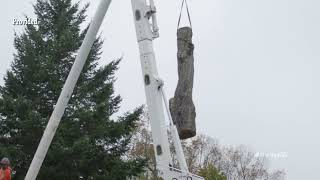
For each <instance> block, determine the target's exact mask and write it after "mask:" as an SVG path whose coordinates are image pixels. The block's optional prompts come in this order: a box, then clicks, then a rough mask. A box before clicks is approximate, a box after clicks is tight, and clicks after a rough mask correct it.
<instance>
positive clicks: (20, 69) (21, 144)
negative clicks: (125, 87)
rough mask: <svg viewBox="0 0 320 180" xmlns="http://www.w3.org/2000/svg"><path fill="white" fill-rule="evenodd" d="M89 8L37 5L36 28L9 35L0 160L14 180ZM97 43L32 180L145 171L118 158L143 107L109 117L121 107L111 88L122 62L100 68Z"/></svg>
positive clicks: (65, 1) (50, 2)
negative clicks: (7, 160) (11, 54)
mask: <svg viewBox="0 0 320 180" xmlns="http://www.w3.org/2000/svg"><path fill="white" fill-rule="evenodd" d="M87 7H88V5H86V6H85V7H84V8H82V9H81V8H80V6H79V3H76V4H73V3H72V2H71V0H37V2H36V3H35V5H34V10H35V14H36V16H37V18H38V20H39V22H40V23H39V25H38V26H35V25H27V26H26V28H25V31H24V33H22V34H15V40H14V47H15V49H16V53H15V54H14V61H13V63H12V65H11V69H10V70H8V71H7V74H6V76H5V79H4V80H5V84H4V86H3V87H0V156H6V157H9V158H10V159H11V162H12V166H13V169H14V170H15V171H16V175H15V179H24V176H25V174H26V172H27V170H28V167H29V165H30V163H31V160H32V158H33V155H34V153H35V151H36V148H37V146H38V144H39V141H40V139H41V137H42V134H43V130H44V128H45V127H46V125H47V122H48V119H49V117H50V115H51V113H52V111H53V109H54V105H55V103H56V102H57V99H58V97H59V95H60V92H61V89H62V87H63V84H64V82H65V80H66V78H67V75H68V73H69V71H70V69H71V66H72V64H73V62H74V60H75V57H76V54H77V51H78V50H79V47H80V45H81V43H82V41H83V39H84V36H85V33H86V30H87V28H86V29H84V30H81V29H80V25H81V24H82V23H83V22H84V21H85V18H86V16H85V12H86V9H87ZM102 44H103V41H102V40H101V38H100V37H98V38H97V39H96V41H95V43H94V45H93V47H92V49H91V51H90V54H89V56H88V59H87V62H86V64H85V67H84V69H83V71H82V73H81V75H80V78H79V81H78V83H77V86H76V87H75V90H74V93H73V95H72V97H71V99H70V102H69V105H68V107H67V109H66V111H65V114H64V116H63V118H62V121H61V124H60V126H59V128H58V131H57V133H56V135H55V137H54V140H53V142H52V144H51V146H50V149H49V151H48V154H47V156H46V159H45V161H44V163H43V165H42V168H41V170H40V173H39V175H38V179H42V180H45V179H50V180H64V179H65V180H73V179H97V180H99V179H112V180H117V179H119V180H123V179H126V177H130V176H133V175H136V174H138V173H141V171H142V169H143V166H144V164H145V162H144V160H143V159H139V158H137V159H131V160H128V159H126V158H125V157H124V155H125V153H126V151H127V150H128V148H129V145H128V144H129V143H130V139H131V136H132V132H133V130H134V129H135V128H136V122H137V121H138V120H139V118H140V116H141V113H142V108H137V109H136V110H134V111H133V112H131V113H129V112H128V113H126V114H124V115H123V116H121V117H119V118H118V119H116V120H113V119H112V118H111V116H112V115H113V114H114V113H116V112H117V111H118V109H119V106H120V102H121V98H120V96H118V95H115V93H114V88H113V85H114V82H115V76H114V73H115V71H116V70H117V68H118V65H119V62H120V60H114V61H112V62H111V63H109V64H108V65H106V66H102V67H99V66H98V60H99V59H100V55H101V47H102Z"/></svg>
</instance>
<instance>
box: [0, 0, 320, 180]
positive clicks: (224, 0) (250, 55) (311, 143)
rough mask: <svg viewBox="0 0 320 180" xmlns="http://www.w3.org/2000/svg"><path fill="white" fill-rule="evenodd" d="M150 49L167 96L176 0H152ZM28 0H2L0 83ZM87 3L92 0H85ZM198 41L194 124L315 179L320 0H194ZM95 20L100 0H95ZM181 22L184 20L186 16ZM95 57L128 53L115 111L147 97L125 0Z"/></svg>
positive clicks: (173, 75) (297, 177)
mask: <svg viewBox="0 0 320 180" xmlns="http://www.w3.org/2000/svg"><path fill="white" fill-rule="evenodd" d="M155 1H156V5H157V8H158V21H159V27H160V38H159V39H157V40H156V41H155V53H156V58H157V63H158V68H159V73H160V76H161V77H162V78H163V79H164V80H165V86H166V90H167V94H168V96H170V97H171V96H172V95H173V93H174V90H175V87H176V83H177V63H176V49H177V48H176V34H175V33H176V26H177V18H178V13H179V8H180V7H179V6H180V2H181V1H180V0H175V1H171V0H167V1H164V0H161V1H160V0H155ZM34 2H35V1H34V0H28V1H22V0H10V1H9V0H7V1H3V2H2V9H1V11H0V20H1V21H0V22H1V23H2V25H1V33H0V39H1V42H0V48H1V53H0V59H1V63H0V78H1V80H0V84H1V85H2V84H3V80H2V78H3V74H4V73H5V72H6V70H7V69H8V68H9V67H10V63H11V61H12V59H13V56H12V53H13V52H14V49H13V45H12V44H13V33H14V30H15V31H17V32H21V30H22V29H23V27H19V26H13V25H12V22H13V19H14V18H17V19H23V15H24V14H26V15H28V16H30V17H34V15H33V14H32V13H33V9H32V3H34ZM82 2H83V3H85V2H89V0H82ZM189 3H190V8H191V9H190V10H191V16H192V17H191V18H192V23H193V31H194V38H193V40H194V44H195V86H194V102H195V104H196V108H197V126H198V130H199V132H200V133H203V134H207V135H210V136H211V137H214V138H217V139H218V140H219V141H220V143H222V144H228V145H239V144H245V145H247V146H249V147H250V148H251V149H252V151H255V152H261V153H281V152H285V153H287V155H288V156H287V157H286V158H278V159H275V158H273V159H271V163H270V167H271V168H284V169H286V170H287V179H288V180H302V179H308V180H319V179H320V174H319V173H318V170H319V168H320V166H319V161H320V155H319V152H320V131H319V126H320V122H319V119H320V95H319V92H320V85H319V82H320V71H319V68H320V10H319V8H320V1H318V0H268V1H258V0H241V1H239V0H190V1H189ZM91 4H92V6H91V7H90V9H89V12H88V15H89V16H88V18H89V19H91V18H92V16H93V14H94V10H95V9H96V7H97V4H98V1H92V3H91ZM183 22H185V19H184V21H183ZM101 32H102V36H103V37H104V39H105V43H104V47H103V51H104V53H103V58H102V59H101V64H106V63H108V62H110V60H112V59H114V58H117V57H120V56H122V55H123V56H124V59H123V61H122V63H121V65H120V70H119V71H118V73H117V78H118V81H117V83H116V92H117V93H119V94H120V95H121V96H122V98H123V102H122V107H121V112H124V111H127V110H130V109H133V108H134V107H137V106H138V105H141V104H144V103H145V95H144V88H143V83H142V75H141V67H140V61H139V54H138V46H137V43H136V36H135V30H134V24H133V17H132V12H131V3H130V1H129V0H116V1H113V2H112V4H111V6H110V10H109V12H108V13H107V16H106V18H105V20H104V22H103V25H102V28H101Z"/></svg>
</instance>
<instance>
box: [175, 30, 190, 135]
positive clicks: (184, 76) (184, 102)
mask: <svg viewBox="0 0 320 180" xmlns="http://www.w3.org/2000/svg"><path fill="white" fill-rule="evenodd" d="M177 42H178V53H177V60H178V76H179V80H178V85H177V88H176V91H175V94H174V97H173V98H171V99H170V102H169V104H170V112H171V115H172V120H173V122H174V124H175V125H176V126H177V129H178V133H179V136H180V139H187V138H191V137H194V136H195V135H196V123H195V118H196V110H195V106H194V103H193V101H192V89H193V77H194V58H193V50H194V45H193V43H192V29H191V28H190V27H183V28H179V29H178V31H177Z"/></svg>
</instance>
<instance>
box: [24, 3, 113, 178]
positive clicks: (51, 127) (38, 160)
mask: <svg viewBox="0 0 320 180" xmlns="http://www.w3.org/2000/svg"><path fill="white" fill-rule="evenodd" d="M110 3H111V0H101V2H100V4H99V6H98V9H97V11H96V13H95V15H94V18H93V19H92V22H91V24H90V27H89V29H88V32H87V34H86V36H85V38H84V41H83V43H82V45H81V47H80V50H79V54H78V56H77V57H76V60H75V62H74V64H73V66H72V68H71V71H70V73H69V75H68V78H67V81H66V83H65V84H64V86H63V89H62V92H61V94H60V96H59V99H58V102H57V104H56V106H55V108H54V110H53V113H52V115H51V117H50V119H49V122H48V125H47V127H46V129H45V131H44V134H43V136H42V138H41V141H40V144H39V146H38V149H37V151H36V153H35V155H34V157H33V160H32V162H31V165H30V167H29V170H28V172H27V175H26V177H25V180H35V179H36V178H37V175H38V173H39V170H40V168H41V165H42V163H43V161H44V158H45V157H46V154H47V152H48V149H49V147H50V144H51V142H52V139H53V137H54V135H55V132H56V130H57V128H58V126H59V123H60V121H61V118H62V116H63V114H64V111H65V109H66V107H67V105H68V102H69V99H70V97H71V95H72V92H73V89H74V87H75V85H76V83H77V81H78V78H79V76H80V73H81V71H82V69H83V66H84V64H85V62H86V60H87V57H88V54H89V52H90V50H91V47H92V45H93V43H94V41H95V39H96V35H97V33H98V30H99V28H100V26H101V23H102V21H103V19H104V16H105V14H106V12H107V10H108V8H109V5H110Z"/></svg>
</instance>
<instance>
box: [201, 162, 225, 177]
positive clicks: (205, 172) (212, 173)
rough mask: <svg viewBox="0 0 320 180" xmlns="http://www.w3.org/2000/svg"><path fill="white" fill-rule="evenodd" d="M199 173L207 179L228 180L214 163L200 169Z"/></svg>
mask: <svg viewBox="0 0 320 180" xmlns="http://www.w3.org/2000/svg"><path fill="white" fill-rule="evenodd" d="M199 175H200V176H202V177H203V178H205V179H206V180H227V178H226V177H225V176H224V175H223V174H222V173H221V172H219V171H218V170H217V168H215V167H214V166H213V165H212V164H209V165H207V166H206V167H204V168H201V169H200V172H199Z"/></svg>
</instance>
